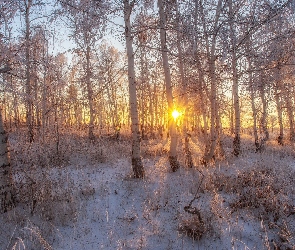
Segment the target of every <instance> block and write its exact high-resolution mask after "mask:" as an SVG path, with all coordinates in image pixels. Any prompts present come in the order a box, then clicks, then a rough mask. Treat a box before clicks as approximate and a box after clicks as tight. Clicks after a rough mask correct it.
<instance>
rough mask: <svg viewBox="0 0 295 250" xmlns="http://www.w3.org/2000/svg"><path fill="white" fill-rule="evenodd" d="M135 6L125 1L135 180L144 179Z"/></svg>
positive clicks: (127, 0)
mask: <svg viewBox="0 0 295 250" xmlns="http://www.w3.org/2000/svg"><path fill="white" fill-rule="evenodd" d="M133 6H134V1H132V2H131V3H129V0H124V21H125V40H126V49H127V57H128V82H129V105H130V115H131V133H132V168H133V173H134V177H135V178H143V177H144V168H143V164H142V160H141V156H140V133H139V123H138V105H137V95H136V81H135V70H134V53H133V48H132V42H133V37H132V34H131V23H130V16H131V11H132V8H133Z"/></svg>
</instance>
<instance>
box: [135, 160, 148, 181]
mask: <svg viewBox="0 0 295 250" xmlns="http://www.w3.org/2000/svg"><path fill="white" fill-rule="evenodd" d="M132 169H133V173H134V178H141V179H142V178H144V176H145V172H144V168H143V164H142V160H141V158H140V157H139V158H132Z"/></svg>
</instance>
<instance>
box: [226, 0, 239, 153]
mask: <svg viewBox="0 0 295 250" xmlns="http://www.w3.org/2000/svg"><path fill="white" fill-rule="evenodd" d="M228 5H229V23H230V39H231V45H232V74H233V76H232V77H233V79H232V81H233V88H232V89H233V101H234V111H235V128H234V132H235V138H234V141H233V149H234V151H233V154H234V155H235V156H238V155H239V154H240V151H241V136H240V130H241V118H240V103H239V79H238V70H237V60H238V59H237V54H236V35H235V29H234V11H233V7H232V0H229V1H228Z"/></svg>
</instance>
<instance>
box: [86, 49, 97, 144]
mask: <svg viewBox="0 0 295 250" xmlns="http://www.w3.org/2000/svg"><path fill="white" fill-rule="evenodd" d="M86 85H87V97H88V104H89V113H90V117H89V118H90V119H89V130H88V136H89V139H90V140H94V138H95V137H94V133H93V129H94V105H93V89H92V85H91V69H90V46H89V45H88V46H87V48H86Z"/></svg>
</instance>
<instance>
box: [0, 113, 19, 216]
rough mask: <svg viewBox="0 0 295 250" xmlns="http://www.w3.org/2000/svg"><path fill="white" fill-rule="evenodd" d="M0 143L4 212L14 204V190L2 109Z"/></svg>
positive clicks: (0, 191) (0, 114)
mask: <svg viewBox="0 0 295 250" xmlns="http://www.w3.org/2000/svg"><path fill="white" fill-rule="evenodd" d="M0 143H1V146H0V201H1V209H0V213H5V212H7V211H9V210H11V209H12V208H13V207H14V206H15V190H14V185H13V182H12V174H11V166H10V161H9V154H8V145H7V134H6V132H5V130H4V127H3V118H2V110H0Z"/></svg>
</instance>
